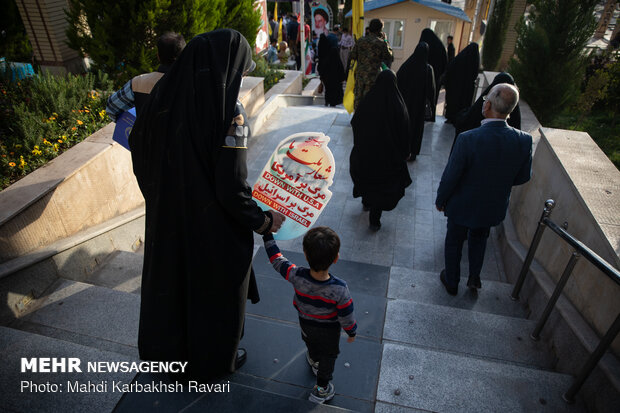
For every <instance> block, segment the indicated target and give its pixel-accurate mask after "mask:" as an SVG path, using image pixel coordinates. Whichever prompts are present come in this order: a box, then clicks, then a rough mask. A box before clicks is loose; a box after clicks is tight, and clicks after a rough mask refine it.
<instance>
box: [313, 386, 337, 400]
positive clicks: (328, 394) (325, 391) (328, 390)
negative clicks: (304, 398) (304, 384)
mask: <svg viewBox="0 0 620 413" xmlns="http://www.w3.org/2000/svg"><path fill="white" fill-rule="evenodd" d="M335 393H336V391H335V390H334V385H333V384H331V383H329V384H328V385H327V387H320V386H319V385H316V386H314V389H312V393H310V397H308V400H310V401H311V402H315V403H319V404H322V403H324V402H326V401H329V400H331V399H333V398H334V394H335Z"/></svg>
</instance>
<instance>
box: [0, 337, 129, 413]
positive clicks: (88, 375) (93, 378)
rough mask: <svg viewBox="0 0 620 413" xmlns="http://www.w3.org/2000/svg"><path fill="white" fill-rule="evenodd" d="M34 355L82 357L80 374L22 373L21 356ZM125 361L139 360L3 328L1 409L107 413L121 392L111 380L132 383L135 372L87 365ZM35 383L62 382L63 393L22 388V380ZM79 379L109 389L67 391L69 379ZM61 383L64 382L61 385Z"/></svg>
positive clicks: (58, 383) (30, 356) (30, 411)
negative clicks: (92, 369) (100, 369)
mask: <svg viewBox="0 0 620 413" xmlns="http://www.w3.org/2000/svg"><path fill="white" fill-rule="evenodd" d="M22 357H27V358H34V357H58V358H60V357H65V358H69V357H73V358H78V359H80V368H81V369H82V372H81V373H78V372H71V373H69V372H67V373H33V372H25V373H21V358H22ZM98 361H102V362H105V361H108V362H122V361H127V362H131V361H136V360H135V359H133V358H131V357H127V356H123V355H120V354H116V353H110V352H107V351H100V350H97V349H94V348H90V347H85V346H82V345H79V344H75V343H70V342H67V341H62V340H57V339H54V338H50V337H45V336H40V335H38V334H32V333H28V332H25V331H20V330H15V329H12V328H7V327H0V365H1V366H2V374H0V400H2V407H1V408H0V410H3V411H4V409H6V410H7V411H15V412H22V411H28V412H29V413H36V412H53V411H56V412H78V411H88V412H92V413H96V412H102V413H108V412H110V411H112V409H113V408H114V406H115V405H116V403H117V402H118V401H119V399H120V398H121V396H122V393H119V392H113V391H112V390H111V389H112V382H113V381H122V382H123V383H130V382H131V381H132V380H133V378H134V376H135V373H113V372H105V373H95V372H89V371H88V370H87V368H86V366H87V363H88V362H98ZM24 381H25V382H33V383H35V384H45V383H46V382H49V383H50V384H57V385H59V390H62V393H60V392H57V393H56V392H51V391H41V392H36V393H35V392H33V391H29V389H28V388H24V390H23V391H22V390H21V384H22V382H24ZM76 381H77V382H79V383H82V384H86V383H88V381H90V382H92V383H95V384H96V383H101V382H105V383H107V384H108V386H107V390H108V391H107V392H102V393H98V392H92V393H79V392H71V393H68V388H67V387H68V386H67V382H71V383H74V382H76ZM60 385H62V386H61V387H60Z"/></svg>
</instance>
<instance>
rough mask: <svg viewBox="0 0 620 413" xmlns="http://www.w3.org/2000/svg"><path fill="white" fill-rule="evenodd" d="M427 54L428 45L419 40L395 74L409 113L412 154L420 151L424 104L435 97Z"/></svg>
mask: <svg viewBox="0 0 620 413" xmlns="http://www.w3.org/2000/svg"><path fill="white" fill-rule="evenodd" d="M428 54H429V48H428V45H427V44H426V43H425V42H420V43H419V44H418V46H417V47H416V49H415V51H414V52H413V54H412V55H411V56H409V58H408V59H407V60H406V61H405V63H403V64H402V66H401V67H400V69H398V73H397V74H396V75H397V77H398V89H399V90H400V93H401V94H402V96H403V99H404V100H405V103H406V104H407V112H408V113H409V125H410V132H411V136H410V146H411V154H412V155H418V154H419V153H420V146H421V145H422V135H423V134H424V117H425V109H426V104H427V101H428V100H430V101H431V102H433V101H434V98H435V96H434V95H435V87H434V79H433V76H432V70H433V69H432V66H430V65H429V64H428Z"/></svg>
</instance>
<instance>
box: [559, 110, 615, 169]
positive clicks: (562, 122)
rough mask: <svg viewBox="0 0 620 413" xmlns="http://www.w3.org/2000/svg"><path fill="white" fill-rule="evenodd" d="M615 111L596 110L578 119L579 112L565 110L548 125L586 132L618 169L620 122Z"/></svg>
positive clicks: (579, 116)
mask: <svg viewBox="0 0 620 413" xmlns="http://www.w3.org/2000/svg"><path fill="white" fill-rule="evenodd" d="M617 116H618V115H617V112H615V113H614V112H612V111H597V112H593V113H592V115H591V116H588V117H586V118H585V119H583V120H580V118H581V114H579V113H575V112H573V111H571V110H565V111H564V112H562V113H560V114H559V115H558V116H556V117H555V118H554V119H552V120H551V121H549V123H548V125H549V127H552V128H558V129H568V130H578V131H582V132H587V133H588V134H589V135H590V137H592V139H593V140H594V142H596V144H597V145H598V146H599V147H600V148H601V150H602V151H603V152H605V154H606V155H607V157H608V158H609V160H611V161H612V162H613V163H614V165H616V168H618V169H620V123H618V122H616V120H615V118H616V117H617Z"/></svg>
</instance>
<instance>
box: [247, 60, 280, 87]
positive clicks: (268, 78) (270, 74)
mask: <svg viewBox="0 0 620 413" xmlns="http://www.w3.org/2000/svg"><path fill="white" fill-rule="evenodd" d="M252 59H254V61H255V62H256V69H254V71H253V72H252V73H251V74H250V75H251V76H254V77H262V78H264V80H263V87H264V89H265V93H267V91H268V90H269V89H271V88H272V87H273V86H274V85H275V84H276V83H278V82H279V81H280V79H284V72H282V71H281V70H278V68H277V67H273V66H270V65H269V64H268V63H267V61H266V60H265V59H264V58H263V57H261V56H258V55H254V56H253V57H252ZM281 67H282V66H281Z"/></svg>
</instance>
